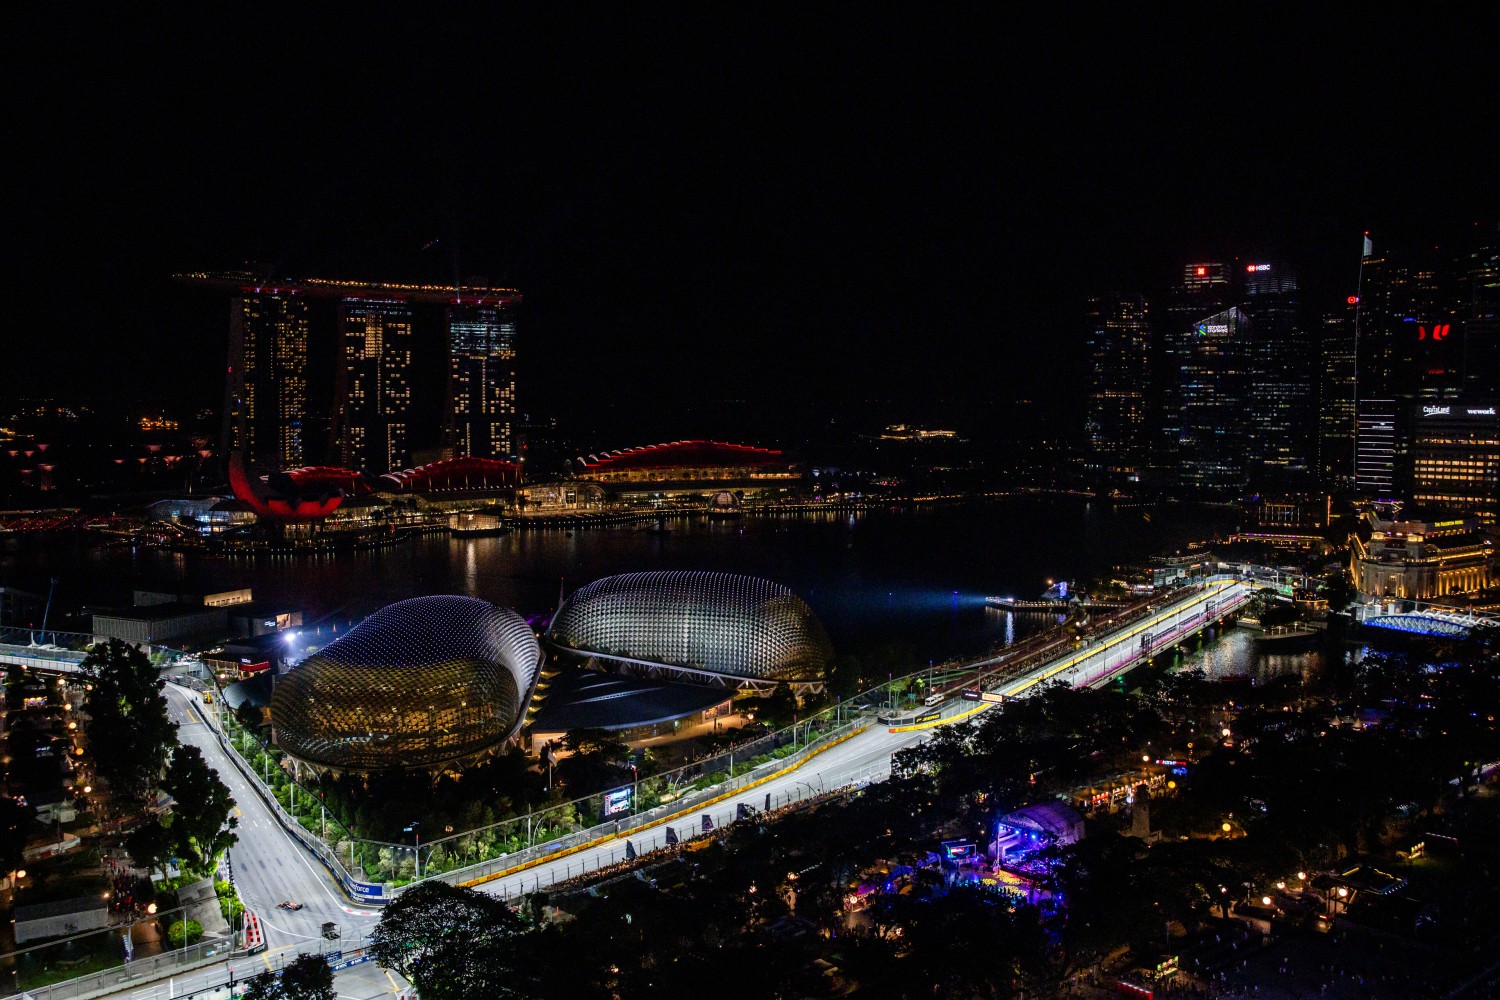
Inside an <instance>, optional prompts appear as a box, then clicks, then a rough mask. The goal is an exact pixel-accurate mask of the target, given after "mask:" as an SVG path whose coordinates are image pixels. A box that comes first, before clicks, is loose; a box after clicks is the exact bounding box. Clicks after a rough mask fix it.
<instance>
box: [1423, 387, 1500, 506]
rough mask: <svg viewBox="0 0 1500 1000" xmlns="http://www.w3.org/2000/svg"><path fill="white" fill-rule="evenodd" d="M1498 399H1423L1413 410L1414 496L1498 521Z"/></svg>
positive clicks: (1424, 503)
mask: <svg viewBox="0 0 1500 1000" xmlns="http://www.w3.org/2000/svg"><path fill="white" fill-rule="evenodd" d="M1497 412H1500V409H1497V407H1496V404H1495V402H1494V401H1493V400H1478V399H1468V398H1466V399H1459V400H1453V401H1443V402H1440V403H1421V404H1418V406H1417V407H1416V408H1415V410H1414V412H1413V414H1412V424H1413V433H1412V500H1413V501H1414V502H1416V503H1418V504H1421V505H1423V506H1429V507H1434V508H1441V509H1445V510H1454V511H1462V512H1464V513H1472V514H1478V515H1479V517H1480V519H1481V520H1482V521H1483V522H1484V523H1486V524H1488V525H1491V526H1493V525H1494V524H1495V517H1496V513H1497V507H1496V504H1497V494H1500V416H1497Z"/></svg>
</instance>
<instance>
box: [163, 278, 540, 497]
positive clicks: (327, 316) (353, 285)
mask: <svg viewBox="0 0 1500 1000" xmlns="http://www.w3.org/2000/svg"><path fill="white" fill-rule="evenodd" d="M178 278H179V280H183V281H186V282H189V283H191V284H196V285H204V286H209V287H215V288H227V289H229V290H231V291H232V292H233V293H234V298H233V300H232V304H231V308H230V323H229V341H230V343H229V371H228V376H227V379H226V381H225V405H224V439H223V449H222V451H223V454H225V455H228V454H229V453H230V452H231V451H240V452H242V453H244V455H245V457H246V460H247V461H248V462H249V463H250V464H251V465H252V466H254V467H257V468H260V469H262V470H265V469H291V468H296V467H299V466H303V465H307V464H308V463H309V462H313V461H319V460H322V461H327V462H330V463H337V464H341V465H343V466H345V467H347V468H350V469H354V470H356V471H358V472H367V473H372V474H375V475H381V474H384V473H387V472H393V471H399V470H401V469H404V468H407V467H409V466H411V465H413V464H416V460H415V458H414V456H415V455H418V454H422V455H424V460H431V459H433V458H465V457H475V458H495V459H510V458H514V456H515V453H516V322H515V310H516V308H517V307H518V306H519V304H520V302H521V296H520V294H519V293H518V292H516V291H514V290H512V289H503V288H482V287H474V286H451V285H415V284H394V283H379V282H360V281H330V280H323V279H311V278H305V279H296V280H287V281H281V282H272V281H271V280H270V279H267V278H265V277H264V276H260V275H255V274H251V273H214V274H206V273H198V274H187V275H179V276H178ZM330 306H331V308H330ZM325 330H327V331H330V332H331V336H326V337H325V336H324V334H323V331H325ZM424 331H426V335H424ZM330 341H331V342H334V343H335V344H336V349H335V350H334V351H333V354H334V357H333V359H332V360H333V379H332V387H331V388H332V399H331V401H330V402H329V404H328V408H327V409H326V410H324V411H323V412H325V413H328V414H329V419H328V420H327V422H326V424H324V425H320V426H319V427H318V428H317V429H316V430H315V429H314V427H313V420H312V414H313V413H315V412H316V410H317V407H316V406H315V405H314V403H313V400H312V399H311V398H310V397H312V396H315V395H316V393H315V392H314V391H313V390H314V389H316V386H315V385H313V384H312V383H311V382H310V378H311V376H310V372H312V371H316V370H318V368H319V365H318V364H317V362H316V360H315V357H314V356H315V355H316V354H317V353H318V345H319V344H320V343H323V344H327V343H328V342H330ZM442 369H446V373H445V377H444V378H443V383H444V385H445V388H443V389H438V388H436V385H437V384H438V377H434V378H431V379H426V378H424V377H423V374H424V373H433V374H434V376H437V373H439V371H440V370H442ZM429 382H430V383H432V386H433V388H431V389H427V388H426V387H427V383H429ZM424 389H426V391H424ZM324 392H325V393H327V392H328V390H327V389H325V390H324ZM325 427H326V429H324V428H325Z"/></svg>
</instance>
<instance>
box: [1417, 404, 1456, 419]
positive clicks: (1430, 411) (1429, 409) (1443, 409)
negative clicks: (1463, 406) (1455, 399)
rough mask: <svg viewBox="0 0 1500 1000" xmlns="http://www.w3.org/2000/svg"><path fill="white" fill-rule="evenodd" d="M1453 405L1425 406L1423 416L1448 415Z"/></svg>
mask: <svg viewBox="0 0 1500 1000" xmlns="http://www.w3.org/2000/svg"><path fill="white" fill-rule="evenodd" d="M1452 409H1453V407H1451V406H1424V407H1422V416H1424V417H1446V416H1447V415H1448V414H1449V413H1450V412H1451V411H1452Z"/></svg>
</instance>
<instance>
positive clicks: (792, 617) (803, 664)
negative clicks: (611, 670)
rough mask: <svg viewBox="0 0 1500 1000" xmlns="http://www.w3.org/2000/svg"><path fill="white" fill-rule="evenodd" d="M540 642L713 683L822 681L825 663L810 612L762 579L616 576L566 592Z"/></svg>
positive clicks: (826, 654) (822, 639)
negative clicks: (701, 676)
mask: <svg viewBox="0 0 1500 1000" xmlns="http://www.w3.org/2000/svg"><path fill="white" fill-rule="evenodd" d="M548 636H549V638H550V639H551V640H552V641H553V642H555V643H557V644H558V645H559V646H563V647H567V648H569V649H575V650H578V651H580V652H585V653H595V654H601V655H604V656H610V657H622V658H625V659H629V660H639V661H644V663H645V664H646V665H648V666H649V665H661V666H666V667H679V668H684V669H686V670H687V671H689V672H695V673H703V674H713V675H718V676H719V677H723V678H744V679H748V680H758V681H802V682H817V681H821V680H823V677H824V674H825V672H826V670H827V667H828V661H829V659H830V657H831V656H832V649H831V647H830V646H829V642H828V636H827V634H826V633H825V632H824V631H823V626H822V624H821V623H820V622H819V621H818V619H817V618H816V617H815V616H814V615H813V613H812V609H811V608H809V607H808V606H807V604H806V603H804V602H803V600H802V599H801V598H800V597H798V596H797V595H796V594H794V593H792V592H791V591H790V590H788V589H787V588H785V587H783V586H781V585H780V584H777V583H772V582H771V581H769V580H761V579H757V578H755V577H749V576H735V575H732V574H728V573H703V572H654V573H626V574H624V575H623V576H610V577H605V578H604V579H602V580H595V581H594V582H593V583H591V584H589V585H588V586H586V587H581V588H579V589H578V590H576V591H574V592H573V594H572V595H570V596H569V597H568V599H567V600H566V601H565V602H564V603H563V606H562V607H561V608H560V609H558V612H557V617H556V618H555V619H553V622H552V629H551V631H550V632H549V633H548Z"/></svg>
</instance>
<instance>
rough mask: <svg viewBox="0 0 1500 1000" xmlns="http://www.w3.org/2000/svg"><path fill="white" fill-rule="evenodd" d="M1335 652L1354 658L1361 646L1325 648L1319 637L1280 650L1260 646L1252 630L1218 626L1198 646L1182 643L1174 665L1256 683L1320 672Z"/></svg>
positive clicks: (1215, 677) (1212, 676)
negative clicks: (1309, 643) (1313, 641)
mask: <svg viewBox="0 0 1500 1000" xmlns="http://www.w3.org/2000/svg"><path fill="white" fill-rule="evenodd" d="M1339 655H1342V656H1345V657H1348V658H1349V660H1350V662H1358V660H1359V659H1360V657H1362V656H1363V655H1364V649H1363V647H1345V648H1344V649H1343V650H1340V651H1333V652H1329V651H1326V649H1325V647H1324V645H1323V642H1322V639H1321V637H1320V638H1319V641H1318V644H1317V645H1315V646H1313V647H1312V648H1307V649H1293V650H1287V651H1284V652H1283V651H1281V650H1277V649H1276V647H1275V646H1269V647H1268V646H1264V645H1263V644H1262V643H1261V642H1260V641H1259V639H1258V638H1257V635H1256V633H1255V632H1253V631H1251V630H1249V629H1243V628H1233V627H1231V628H1227V629H1222V630H1219V634H1218V635H1210V636H1207V637H1205V639H1204V641H1203V644H1202V646H1201V647H1199V648H1196V649H1194V648H1193V647H1192V646H1191V645H1189V646H1187V647H1185V648H1184V649H1183V654H1182V657H1181V659H1180V661H1179V662H1178V663H1177V665H1176V667H1175V669H1177V670H1202V671H1203V673H1204V675H1205V676H1206V677H1208V678H1209V679H1210V680H1228V679H1230V678H1236V677H1253V678H1254V679H1255V680H1256V682H1257V683H1260V682H1264V681H1269V680H1272V679H1274V678H1277V677H1285V676H1287V675H1297V676H1300V677H1301V678H1302V679H1303V681H1304V682H1306V681H1309V680H1311V679H1312V678H1313V677H1314V676H1315V675H1316V674H1318V673H1321V672H1322V670H1323V668H1324V666H1326V665H1327V662H1328V658H1329V657H1330V656H1339Z"/></svg>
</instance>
